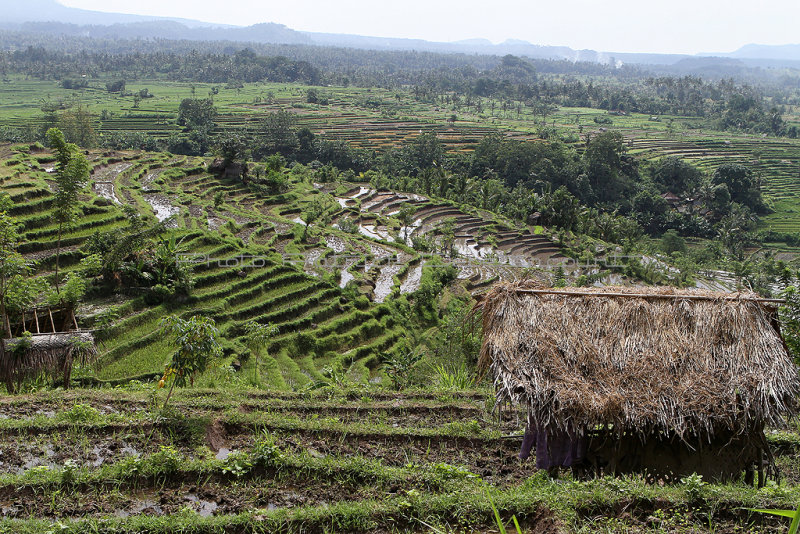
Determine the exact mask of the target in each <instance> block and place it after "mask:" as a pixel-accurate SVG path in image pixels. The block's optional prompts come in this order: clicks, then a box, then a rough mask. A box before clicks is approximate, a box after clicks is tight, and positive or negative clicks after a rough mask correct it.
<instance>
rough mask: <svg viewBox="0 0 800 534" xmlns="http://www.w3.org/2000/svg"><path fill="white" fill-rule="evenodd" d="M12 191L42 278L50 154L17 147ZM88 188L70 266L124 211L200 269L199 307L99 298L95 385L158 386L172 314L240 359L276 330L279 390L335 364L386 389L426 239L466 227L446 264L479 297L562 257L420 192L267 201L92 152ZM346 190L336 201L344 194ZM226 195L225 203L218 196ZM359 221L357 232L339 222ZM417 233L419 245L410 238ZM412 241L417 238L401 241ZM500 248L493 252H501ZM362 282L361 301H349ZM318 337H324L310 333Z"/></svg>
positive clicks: (51, 228) (198, 169) (267, 367)
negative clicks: (164, 225) (317, 204)
mask: <svg viewBox="0 0 800 534" xmlns="http://www.w3.org/2000/svg"><path fill="white" fill-rule="evenodd" d="M5 150H6V155H7V156H8V158H7V159H6V160H5V161H6V164H5V165H4V166H3V167H1V168H2V169H3V172H4V173H6V177H5V178H4V179H3V180H2V184H0V190H2V191H6V192H8V193H9V194H11V195H12V198H13V200H14V207H13V209H12V214H13V215H14V216H15V217H17V218H18V220H19V222H20V223H21V224H22V225H23V227H24V231H23V234H22V237H23V245H22V246H21V247H20V251H21V252H22V253H23V254H24V255H25V257H26V258H28V259H30V260H35V261H36V262H37V270H38V275H39V276H50V275H51V274H52V270H53V269H54V266H55V252H56V244H57V233H58V228H57V226H56V225H55V224H54V223H53V222H52V220H51V217H50V211H51V202H52V192H51V184H52V180H51V176H50V173H51V172H52V165H53V163H52V156H50V155H49V154H47V153H45V152H41V153H35V154H26V153H24V152H17V153H15V152H14V151H12V150H10V149H9V148H8V147H5ZM91 158H92V164H93V171H92V177H91V185H90V189H87V192H86V194H85V195H84V197H83V200H82V202H83V204H82V206H83V207H82V211H83V215H82V216H81V217H80V218H79V220H78V221H77V223H76V224H74V225H72V226H71V227H70V228H69V229H68V230H67V231H66V233H65V234H64V236H63V238H62V255H61V269H62V270H64V271H66V272H68V271H69V270H70V269H72V268H74V267H75V266H76V264H77V262H78V261H79V260H80V258H81V257H82V253H81V252H80V247H81V246H82V245H83V244H84V243H86V240H87V239H88V238H89V237H91V236H92V235H94V234H95V233H96V232H110V231H115V230H119V229H122V228H123V227H124V226H125V225H126V224H127V222H126V217H125V215H124V214H123V212H122V209H121V208H122V206H133V207H135V208H136V209H137V210H138V211H139V212H140V213H142V214H144V215H145V216H147V217H150V218H157V219H159V220H164V221H167V222H169V225H170V226H172V227H173V228H174V229H175V230H174V231H175V232H176V235H177V237H178V240H179V242H180V254H181V259H182V261H186V262H190V263H192V264H193V272H194V280H195V285H194V289H193V292H192V295H191V297H190V298H189V299H187V300H185V301H183V302H179V303H174V302H170V303H165V304H161V305H158V306H155V307H154V306H150V305H148V304H146V302H145V301H144V299H143V298H142V297H136V295H127V296H122V295H121V296H119V297H115V298H111V299H109V298H103V299H96V300H95V301H89V302H87V303H86V305H85V306H84V307H83V308H82V309H81V310H79V314H80V315H81V317H82V319H81V320H82V321H83V323H84V326H92V325H93V324H94V321H95V319H96V318H97V317H98V316H99V315H100V314H102V313H107V312H109V311H113V312H114V313H115V314H116V316H117V319H116V320H115V323H114V325H113V326H112V327H110V328H106V329H103V330H102V331H101V332H98V333H97V339H98V341H99V342H100V348H101V356H100V359H99V363H98V366H97V372H96V379H97V380H100V381H113V382H114V383H119V382H121V381H125V380H128V379H133V378H137V379H151V378H155V377H157V376H159V375H160V373H162V372H163V366H164V363H165V359H166V358H167V356H168V355H169V354H170V348H169V346H168V344H167V341H166V340H165V339H164V338H163V336H161V335H160V334H159V329H158V325H159V323H160V321H161V319H162V318H163V317H164V316H166V315H170V314H178V315H180V316H183V317H189V316H191V315H195V314H199V313H202V314H206V315H210V316H211V317H213V318H214V319H215V320H216V322H217V325H218V326H219V327H220V329H221V332H222V335H223V338H224V339H225V340H226V346H225V351H226V354H227V355H228V356H227V360H226V361H228V362H232V363H234V364H235V363H236V362H235V361H234V360H235V356H236V355H237V354H242V353H244V352H246V349H245V347H244V344H243V342H242V341H243V340H242V337H241V336H242V334H243V331H242V325H243V324H244V323H245V322H247V321H249V320H253V319H255V320H258V321H259V322H262V323H265V322H269V323H271V324H273V325H274V326H276V327H277V335H276V336H275V337H274V338H273V339H272V340H271V343H270V346H269V347H268V352H269V354H270V355H271V356H269V357H268V358H266V359H265V361H264V362H262V367H263V369H264V371H263V372H264V373H265V374H266V381H267V383H268V384H269V385H270V386H271V387H275V388H279V389H295V388H300V387H304V386H307V385H309V384H313V383H315V382H319V381H321V380H323V379H324V377H323V375H322V371H323V370H324V369H326V368H331V367H334V368H336V367H340V368H342V369H345V370H347V373H348V378H349V379H350V380H352V381H355V382H362V383H366V382H380V381H382V380H384V379H385V375H383V374H382V372H381V371H380V369H379V364H380V361H381V358H382V357H383V356H384V355H385V354H391V353H392V352H393V351H395V350H401V349H402V348H403V346H404V345H403V344H402V340H403V338H404V335H403V329H402V327H401V326H400V325H398V324H396V323H395V319H394V316H393V315H392V313H391V308H390V307H389V305H387V304H384V301H386V300H387V299H388V298H389V297H390V296H398V295H400V294H403V293H411V292H413V291H415V290H416V289H418V287H419V281H420V278H421V272H422V268H423V266H424V265H425V264H426V263H427V262H428V260H429V258H428V257H427V256H425V255H423V254H420V253H418V252H416V251H415V250H414V249H413V248H411V247H410V246H408V245H409V243H410V241H411V239H412V238H413V237H414V236H415V235H419V234H430V235H434V234H435V233H436V231H437V229H438V227H439V225H440V224H441V223H442V221H443V220H445V219H447V220H450V221H451V223H452V225H453V228H454V232H455V233H454V236H455V243H456V249H457V250H458V251H459V252H460V253H461V256H460V257H459V256H458V255H453V257H449V256H445V259H446V261H449V262H453V263H455V264H456V265H457V267H458V269H459V277H460V278H462V279H464V280H465V283H466V284H467V286H468V287H472V288H476V289H477V288H480V287H481V286H482V285H485V283H487V282H488V281H491V280H496V279H499V278H513V277H517V276H519V275H520V274H521V272H522V269H523V268H526V267H531V266H533V265H535V264H536V262H538V261H544V260H551V259H555V260H558V259H559V258H561V256H560V254H559V252H558V249H557V248H556V247H554V246H553V245H552V243H551V242H550V241H549V240H548V239H547V238H546V237H544V236H543V235H535V234H534V233H532V232H533V229H530V228H518V227H512V226H511V225H510V224H509V223H507V222H503V221H500V220H498V219H496V218H489V217H490V216H489V215H488V214H478V213H476V214H467V213H463V212H462V211H460V210H458V209H456V208H454V207H453V206H451V205H447V204H444V203H440V202H436V201H434V200H431V199H428V198H425V197H421V196H418V195H410V194H401V193H394V192H390V191H376V190H374V189H372V188H370V187H369V186H368V185H363V184H362V185H356V184H330V185H327V184H314V183H308V181H306V178H304V177H296V176H295V177H292V175H291V174H290V175H289V176H290V177H291V178H292V180H293V185H292V187H291V189H290V191H289V192H288V193H285V194H283V195H279V196H276V197H267V198H262V197H259V196H258V195H256V194H254V193H252V192H251V191H250V190H249V189H248V188H247V187H246V186H245V185H243V184H242V183H241V181H238V180H222V179H219V178H217V177H214V176H211V175H209V174H208V173H207V172H206V170H205V164H206V162H205V161H204V160H202V159H200V158H186V157H176V156H172V155H168V154H148V153H119V154H112V153H100V152H97V153H93V154H92V155H91ZM337 191H339V195H338V196H337V195H336V194H335V193H336V192H337ZM217 194H222V198H223V201H222V202H221V203H219V204H217V205H216V206H215V204H214V202H213V198H214V197H215V196H216V195H217ZM324 196H327V197H329V198H330V199H331V200H330V205H331V206H333V208H332V210H331V211H330V213H329V214H328V216H329V220H330V222H331V224H330V225H316V227H312V228H311V229H310V230H309V237H308V239H307V240H305V241H303V240H301V239H298V237H297V236H298V235H300V234H302V233H304V230H305V229H304V228H303V224H304V223H302V221H301V222H297V221H300V219H299V214H300V213H301V210H302V209H303V207H304V206H305V204H307V203H308V202H310V201H312V200H314V199H317V198H321V197H324ZM406 204H408V205H411V206H414V209H415V210H416V214H415V222H414V224H413V225H412V227H410V228H409V229H407V232H406V231H405V230H406V229H402V230H403V231H402V237H401V228H399V223H398V222H397V220H396V219H394V218H393V215H395V214H396V213H397V212H398V211H399V209H400V207H402V206H404V205H406ZM344 218H348V219H351V220H354V221H358V228H359V230H360V232H358V233H355V234H348V233H346V232H343V231H341V230H339V229H337V222H341V221H343V219H344ZM406 234H407V235H406ZM406 237H407V242H406V243H403V242H402V240H403V239H404V238H406ZM492 243H494V244H492ZM348 283H349V284H351V286H352V285H355V287H356V292H355V295H359V294H363V295H364V297H366V298H364V297H359V298H354V296H353V295H354V294H353V293H352V292H351V293H347V292H346V291H345V289H346V287H347V285H348ZM310 332H313V335H309V333H310Z"/></svg>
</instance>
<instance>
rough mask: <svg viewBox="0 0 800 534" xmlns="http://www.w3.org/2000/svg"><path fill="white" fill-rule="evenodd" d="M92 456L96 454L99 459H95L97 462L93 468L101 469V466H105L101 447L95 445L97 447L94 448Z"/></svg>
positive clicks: (94, 462) (93, 464)
mask: <svg viewBox="0 0 800 534" xmlns="http://www.w3.org/2000/svg"><path fill="white" fill-rule="evenodd" d="M92 454H94V455H95V456H96V457H97V458H96V459H95V460H94V461H93V462H92V466H93V467H100V466H101V465H103V460H104V458H103V451H102V450H101V449H100V447H98V446H97V445H95V446H94V447H93V448H92Z"/></svg>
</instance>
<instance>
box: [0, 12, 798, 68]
mask: <svg viewBox="0 0 800 534" xmlns="http://www.w3.org/2000/svg"><path fill="white" fill-rule="evenodd" d="M0 10H2V13H3V19H2V20H1V21H0V28H3V29H10V30H20V31H27V32H33V33H45V34H56V35H76V36H82V37H93V38H107V39H113V38H122V39H185V40H203V41H232V42H251V43H270V44H291V45H296V44H303V45H317V46H336V47H345V48H359V49H369V50H405V51H407V50H418V51H425V52H439V53H465V54H486V55H506V54H513V55H517V56H527V57H530V58H535V59H554V60H567V61H576V62H577V61H588V62H593V63H601V64H606V65H616V66H619V65H621V64H626V63H628V64H630V63H633V64H642V65H657V66H665V67H669V66H676V65H684V66H688V67H690V68H695V67H696V68H702V67H703V66H704V65H706V66H707V65H708V61H707V58H709V57H716V58H726V59H724V60H723V59H720V60H718V61H716V62H715V63H714V66H715V67H720V66H723V65H725V66H727V67H731V66H732V67H733V68H739V67H740V66H741V67H754V66H755V67H762V68H781V67H791V68H798V66H800V44H788V45H758V44H749V45H746V46H743V47H741V48H740V49H738V50H735V51H733V52H729V53H714V54H697V55H696V56H691V55H686V54H647V53H614V52H601V51H595V50H575V49H572V48H570V47H567V46H551V45H536V44H532V43H529V42H527V41H522V40H518V39H508V40H506V41H505V42H503V43H500V44H493V43H492V42H491V41H489V40H487V39H483V38H475V39H465V40H461V41H454V42H435V41H426V40H423V39H406V38H396V37H373V36H364V35H349V34H338V33H318V32H305V31H297V30H293V29H291V28H288V27H286V26H285V25H283V24H278V23H274V22H268V23H259V24H254V25H252V26H230V25H223V24H214V23H209V22H201V21H197V20H190V19H177V18H170V17H151V16H142V15H130V14H122V13H103V12H99V11H89V10H84V9H77V8H71V7H66V6H64V5H61V4H60V3H58V2H57V1H56V0H25V1H23V2H20V1H17V0H0ZM738 60H742V62H741V63H730V61H733V62H736V61H738Z"/></svg>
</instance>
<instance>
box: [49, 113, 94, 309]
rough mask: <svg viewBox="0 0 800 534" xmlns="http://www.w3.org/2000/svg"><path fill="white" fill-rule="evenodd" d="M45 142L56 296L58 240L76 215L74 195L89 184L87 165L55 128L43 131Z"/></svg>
mask: <svg viewBox="0 0 800 534" xmlns="http://www.w3.org/2000/svg"><path fill="white" fill-rule="evenodd" d="M47 139H48V141H49V142H50V146H51V147H52V148H53V150H55V152H56V161H57V165H56V184H57V190H56V194H55V199H54V202H53V205H54V207H55V209H54V212H53V215H54V217H55V220H56V222H57V223H58V243H57V245H56V269H55V285H56V293H57V294H58V293H60V289H59V281H58V267H59V261H60V258H61V236H62V233H63V230H64V227H65V226H68V225H70V224H71V223H72V222H74V221H75V218H76V217H77V211H78V194H79V193H80V192H81V190H82V189H83V188H84V187H86V183H87V181H88V180H89V162H88V161H87V159H86V157H85V156H84V155H83V153H82V152H81V151H80V149H79V148H78V146H77V145H75V144H73V143H67V142H66V140H65V139H64V134H63V133H62V132H61V130H59V129H58V128H50V129H49V130H47Z"/></svg>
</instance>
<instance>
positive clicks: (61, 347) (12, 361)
mask: <svg viewBox="0 0 800 534" xmlns="http://www.w3.org/2000/svg"><path fill="white" fill-rule="evenodd" d="M2 349H3V350H2V351H0V379H2V380H3V382H4V383H5V384H6V388H7V389H8V392H9V393H11V392H14V391H16V390H17V389H18V388H19V386H20V385H21V384H22V382H23V381H24V380H26V379H33V378H38V377H39V376H42V375H48V376H52V377H59V376H62V375H63V377H64V387H65V388H68V387H69V379H70V376H71V374H72V365H73V363H74V362H75V360H76V359H77V360H78V361H80V362H84V363H85V362H88V361H89V360H91V359H92V358H94V357H95V356H96V355H97V348H96V347H95V344H94V338H93V337H92V334H91V333H89V332H63V333H55V334H53V333H48V334H39V335H32V336H29V337H18V338H12V339H3V340H2Z"/></svg>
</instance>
